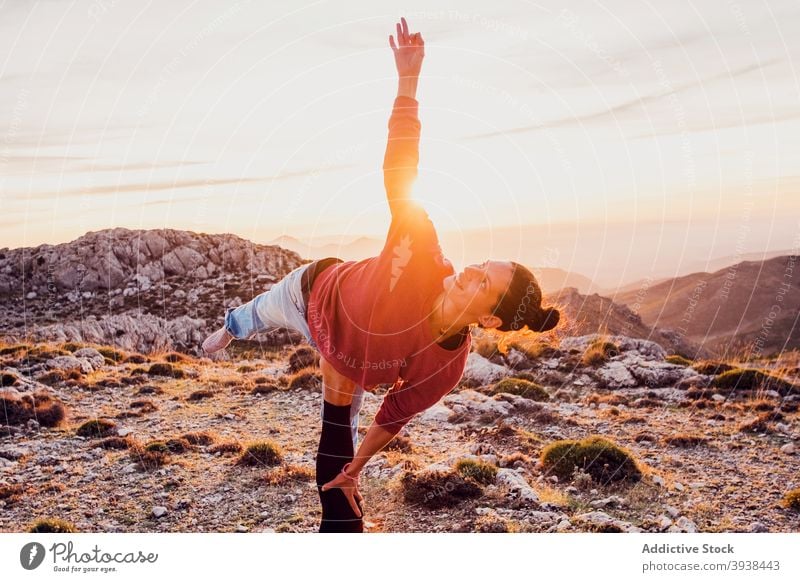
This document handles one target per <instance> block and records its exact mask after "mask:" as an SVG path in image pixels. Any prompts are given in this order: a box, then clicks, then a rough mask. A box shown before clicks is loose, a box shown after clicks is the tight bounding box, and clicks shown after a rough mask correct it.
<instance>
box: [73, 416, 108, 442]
mask: <svg viewBox="0 0 800 582" xmlns="http://www.w3.org/2000/svg"><path fill="white" fill-rule="evenodd" d="M115 428H117V425H116V424H115V423H114V422H112V421H110V420H106V419H104V418H95V419H93V420H87V421H86V422H84V423H83V424H82V425H80V426H79V427H78V430H76V431H75V434H77V435H78V436H82V437H87V438H99V437H104V436H107V435H108V433H110V432H111V431H113V430H114V429H115Z"/></svg>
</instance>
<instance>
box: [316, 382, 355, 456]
mask: <svg viewBox="0 0 800 582" xmlns="http://www.w3.org/2000/svg"><path fill="white" fill-rule="evenodd" d="M363 404H364V389H363V388H362V387H361V386H356V389H355V392H354V393H353V401H352V402H351V403H350V433H351V435H352V437H353V451H354V452H355V451H357V450H358V417H359V414H360V412H361V407H362V406H363ZM324 411H325V408H324V407H323V406H320V408H319V418H320V420H324Z"/></svg>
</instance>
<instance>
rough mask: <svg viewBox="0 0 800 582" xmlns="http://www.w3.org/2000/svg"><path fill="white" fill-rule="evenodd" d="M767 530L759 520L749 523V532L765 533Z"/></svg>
mask: <svg viewBox="0 0 800 582" xmlns="http://www.w3.org/2000/svg"><path fill="white" fill-rule="evenodd" d="M768 531H769V528H768V527H767V526H766V525H764V524H763V523H761V522H760V521H754V522H753V523H751V524H750V532H751V533H765V532H768Z"/></svg>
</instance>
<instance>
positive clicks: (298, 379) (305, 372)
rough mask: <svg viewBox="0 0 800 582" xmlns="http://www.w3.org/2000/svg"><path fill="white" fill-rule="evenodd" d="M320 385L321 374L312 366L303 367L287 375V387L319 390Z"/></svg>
mask: <svg viewBox="0 0 800 582" xmlns="http://www.w3.org/2000/svg"><path fill="white" fill-rule="evenodd" d="M321 387H322V375H321V374H320V373H319V372H316V371H314V369H313V368H303V369H302V370H300V371H299V372H297V373H295V374H293V375H291V376H290V377H289V389H292V388H299V389H301V390H319V389H321Z"/></svg>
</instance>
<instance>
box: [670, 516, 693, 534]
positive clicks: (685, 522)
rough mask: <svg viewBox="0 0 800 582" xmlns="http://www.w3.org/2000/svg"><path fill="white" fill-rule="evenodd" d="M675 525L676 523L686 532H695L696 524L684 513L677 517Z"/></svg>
mask: <svg viewBox="0 0 800 582" xmlns="http://www.w3.org/2000/svg"><path fill="white" fill-rule="evenodd" d="M675 525H677V526H678V527H679V528H681V529H682V530H683V531H685V532H686V533H697V526H696V525H695V524H694V522H693V521H692V520H691V519H689V518H688V517H686V516H685V515H682V516H681V517H679V518H678V521H676V522H675Z"/></svg>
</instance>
